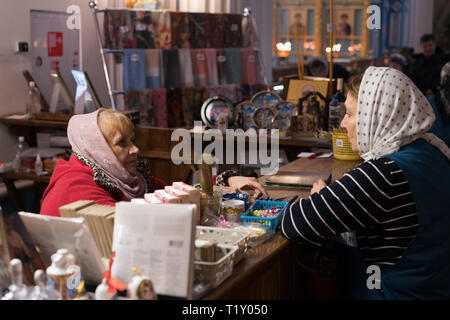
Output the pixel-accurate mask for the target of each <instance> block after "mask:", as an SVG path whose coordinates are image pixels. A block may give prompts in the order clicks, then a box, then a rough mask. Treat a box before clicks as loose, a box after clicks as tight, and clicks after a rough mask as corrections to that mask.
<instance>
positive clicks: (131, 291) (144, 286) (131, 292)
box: [128, 268, 158, 300]
mask: <svg viewBox="0 0 450 320" xmlns="http://www.w3.org/2000/svg"><path fill="white" fill-rule="evenodd" d="M133 270H134V271H136V273H137V275H136V276H134V277H133V278H132V279H131V281H130V283H129V284H128V296H129V298H130V299H131V300H157V299H158V297H157V295H156V293H155V289H154V287H153V282H152V280H150V278H148V277H145V276H142V275H141V273H140V272H139V271H138V270H137V269H136V268H133Z"/></svg>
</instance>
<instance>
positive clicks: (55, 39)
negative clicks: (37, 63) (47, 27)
mask: <svg viewBox="0 0 450 320" xmlns="http://www.w3.org/2000/svg"><path fill="white" fill-rule="evenodd" d="M47 48H48V56H49V57H62V56H63V33H62V32H48V33H47Z"/></svg>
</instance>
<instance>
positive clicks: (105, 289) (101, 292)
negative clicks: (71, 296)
mask: <svg viewBox="0 0 450 320" xmlns="http://www.w3.org/2000/svg"><path fill="white" fill-rule="evenodd" d="M116 299H117V291H116V290H113V292H110V291H109V285H108V283H107V279H106V278H103V280H102V283H100V284H99V285H98V286H97V289H95V300H116Z"/></svg>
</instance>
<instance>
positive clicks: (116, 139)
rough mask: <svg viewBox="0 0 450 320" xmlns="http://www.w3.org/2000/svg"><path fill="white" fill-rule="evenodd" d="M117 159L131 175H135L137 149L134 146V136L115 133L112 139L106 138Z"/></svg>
mask: <svg viewBox="0 0 450 320" xmlns="http://www.w3.org/2000/svg"><path fill="white" fill-rule="evenodd" d="M106 140H107V141H108V143H109V146H110V147H111V149H112V151H113V152H114V154H115V155H116V157H117V159H118V160H119V161H120V163H121V164H122V165H123V166H124V168H125V170H127V171H128V172H129V173H130V174H131V175H134V174H135V173H136V166H137V155H138V152H139V149H138V148H137V147H136V146H135V145H134V134H122V133H121V132H120V131H115V132H114V133H113V135H112V137H106Z"/></svg>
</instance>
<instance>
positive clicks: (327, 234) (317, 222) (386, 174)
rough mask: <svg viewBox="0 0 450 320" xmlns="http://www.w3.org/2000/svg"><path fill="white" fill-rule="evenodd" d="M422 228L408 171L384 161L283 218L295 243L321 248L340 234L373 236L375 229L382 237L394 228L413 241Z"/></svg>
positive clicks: (373, 163) (366, 164) (305, 201)
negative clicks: (420, 227)
mask: <svg viewBox="0 0 450 320" xmlns="http://www.w3.org/2000/svg"><path fill="white" fill-rule="evenodd" d="M417 225H418V216H417V209H416V205H415V202H414V199H413V197H412V194H411V191H410V188H409V185H408V182H407V180H406V178H405V176H404V174H403V172H402V170H400V168H399V167H398V166H397V165H396V164H395V162H393V161H390V160H389V159H386V158H380V159H377V160H370V161H366V162H364V163H363V164H361V165H360V166H358V167H357V168H356V169H354V170H352V171H350V172H348V173H347V174H345V175H344V176H343V177H342V178H341V179H339V180H336V181H335V182H333V183H332V184H331V185H329V186H328V187H326V188H324V189H322V190H321V191H320V192H317V193H314V194H312V195H311V196H310V197H309V198H308V199H299V200H297V201H296V202H294V203H292V204H291V205H290V206H289V207H287V208H286V210H285V212H284V214H283V217H282V221H281V233H282V235H283V236H284V237H286V238H287V239H290V240H292V241H295V242H300V243H303V244H310V245H314V246H321V245H322V244H324V243H325V242H327V241H328V239H330V238H333V237H334V236H336V235H338V234H339V233H342V232H347V231H357V232H358V233H359V234H367V232H366V231H367V230H373V229H374V228H375V229H376V230H377V231H376V232H378V233H380V232H381V233H383V232H385V231H386V230H393V231H394V233H395V232H401V233H402V235H404V234H405V232H406V233H407V235H406V236H407V237H408V236H410V237H413V236H414V235H415V232H416V228H417ZM380 230H383V231H380ZM386 232H387V231H386ZM381 236H382V235H381ZM390 236H395V234H390ZM374 246H376V243H374Z"/></svg>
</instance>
